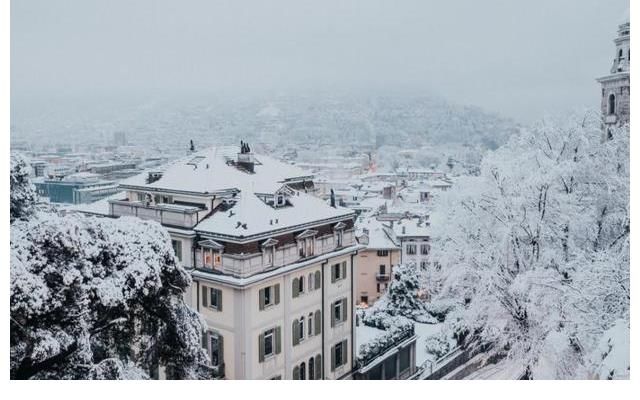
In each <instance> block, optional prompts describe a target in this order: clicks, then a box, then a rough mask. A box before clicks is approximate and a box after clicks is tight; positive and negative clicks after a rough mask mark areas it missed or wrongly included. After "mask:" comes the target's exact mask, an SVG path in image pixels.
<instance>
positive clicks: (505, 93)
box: [11, 0, 628, 123]
mask: <svg viewBox="0 0 640 400" xmlns="http://www.w3.org/2000/svg"><path fill="white" fill-rule="evenodd" d="M627 8H628V2H627V1H625V0H609V1H601V0H563V1H555V0H539V1H498V0H487V1H481V2H478V1H471V0H456V1H447V2H436V1H402V2H385V1H348V2H344V1H323V2H313V1H270V2H263V1H251V2H238V1H197V0H196V1H194V0H188V1H181V2H175V1H166V0H161V1H147V0H141V1H135V2H132V1H123V0H115V1H95V0H90V1H87V0H71V1H64V2H52V1H46V0H38V1H36V0H23V1H16V2H13V3H12V7H11V18H12V21H11V22H12V23H11V35H12V43H11V70H12V73H11V85H12V88H11V89H12V93H11V95H12V108H13V109H12V114H13V116H14V117H22V116H24V117H28V116H30V115H31V114H33V113H35V110H40V108H33V107H32V106H33V105H34V104H44V105H45V107H44V108H43V109H47V107H48V106H51V103H58V104H66V103H70V104H72V105H73V106H70V107H71V108H73V107H78V106H79V105H86V104H87V103H92V102H94V101H95V102H97V103H98V104H100V107H101V108H104V107H105V104H107V107H108V103H105V104H102V103H101V102H102V101H104V98H105V97H109V98H112V99H113V98H115V99H118V101H123V100H124V99H128V100H130V99H132V98H136V99H137V98H138V97H135V96H139V98H140V99H143V100H145V101H147V100H153V99H157V98H164V99H166V98H175V99H177V98H179V97H180V96H186V98H189V97H190V96H192V95H195V94H198V95H204V96H209V95H215V96H218V97H219V96H225V95H230V96H239V95H245V94H249V95H252V94H254V93H268V94H282V93H285V94H288V95H304V96H313V95H314V94H315V93H319V92H322V93H323V95H326V94H327V93H328V94H332V93H352V92H357V93H374V94H377V95H386V94H390V93H405V92H409V93H412V94H420V95H424V94H428V95H437V96H442V97H444V98H446V99H447V100H449V101H452V102H454V103H457V104H463V105H473V106H478V107H481V108H483V109H484V110H487V111H489V112H495V113H498V114H500V115H502V116H504V117H508V118H513V119H514V120H516V121H517V122H521V123H529V122H532V121H535V120H539V119H540V118H541V117H543V116H544V115H545V114H547V113H563V112H566V111H570V110H574V109H580V108H582V107H597V105H598V104H597V98H598V90H599V89H598V84H597V83H596V82H595V80H594V78H596V77H597V76H598V75H599V74H601V73H602V72H606V71H607V70H608V68H609V67H610V59H611V58H612V48H611V46H612V43H611V40H612V37H613V34H614V33H615V29H616V26H617V24H618V23H620V22H621V21H622V20H623V19H624V18H625V15H626V13H627V11H626V10H627ZM63 109H64V108H63ZM39 116H41V115H39Z"/></svg>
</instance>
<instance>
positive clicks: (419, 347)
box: [415, 322, 455, 366]
mask: <svg viewBox="0 0 640 400" xmlns="http://www.w3.org/2000/svg"><path fill="white" fill-rule="evenodd" d="M441 327H442V324H423V323H418V322H416V325H415V329H416V336H417V337H418V340H417V342H416V365H418V366H420V365H422V364H423V363H424V362H425V361H426V360H431V361H435V359H434V356H433V355H432V354H428V353H427V350H426V344H425V340H426V339H427V337H429V336H431V335H434V334H436V333H438V332H440V328H441ZM453 347H455V343H451V348H453Z"/></svg>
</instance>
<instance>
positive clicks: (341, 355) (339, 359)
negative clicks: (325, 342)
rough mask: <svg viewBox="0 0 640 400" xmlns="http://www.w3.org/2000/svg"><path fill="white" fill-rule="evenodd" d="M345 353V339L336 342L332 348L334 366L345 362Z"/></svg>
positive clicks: (336, 366)
mask: <svg viewBox="0 0 640 400" xmlns="http://www.w3.org/2000/svg"><path fill="white" fill-rule="evenodd" d="M346 354H347V341H346V340H343V341H342V342H340V343H338V344H336V345H335V347H334V348H333V360H334V368H338V367H340V366H342V365H344V364H346V363H347V360H346V358H347V357H346Z"/></svg>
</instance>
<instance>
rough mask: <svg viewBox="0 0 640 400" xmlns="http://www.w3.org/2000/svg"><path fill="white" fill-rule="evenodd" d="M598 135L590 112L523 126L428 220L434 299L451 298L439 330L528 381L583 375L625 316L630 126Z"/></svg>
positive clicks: (442, 200) (589, 372)
mask: <svg viewBox="0 0 640 400" xmlns="http://www.w3.org/2000/svg"><path fill="white" fill-rule="evenodd" d="M602 137H603V135H602V130H601V124H600V116H599V115H587V116H585V117H583V118H574V119H568V120H567V121H564V122H563V123H562V124H560V123H558V124H553V123H548V122H544V123H541V124H539V125H538V126H535V127H534V128H533V129H530V130H523V131H522V132H521V133H520V134H519V135H517V136H514V137H512V138H511V140H510V141H509V142H508V143H507V144H506V145H505V146H503V147H501V148H500V149H498V150H497V151H495V152H493V153H490V154H488V155H487V157H486V158H485V159H484V160H483V163H482V167H481V174H480V176H478V177H466V178H461V179H460V180H459V181H458V182H457V185H456V188H455V189H453V190H451V191H449V192H447V193H446V194H443V195H442V196H440V197H439V199H438V200H437V204H436V212H434V214H433V215H432V227H433V229H434V239H435V241H436V242H435V244H434V246H433V248H434V253H433V257H434V259H435V260H438V262H439V263H440V264H441V265H442V269H443V270H445V271H447V276H446V278H445V279H444V281H443V288H442V291H441V292H440V293H439V294H438V296H437V298H436V299H434V301H435V302H438V301H443V300H446V301H455V302H457V304H458V308H457V309H456V310H455V311H452V312H450V313H449V315H448V316H447V326H448V327H449V328H450V330H451V332H452V333H453V334H454V335H455V336H456V337H457V339H458V340H459V341H461V342H465V341H466V342H467V343H469V342H471V341H473V342H475V343H478V342H479V343H483V344H490V345H493V346H492V348H493V349H495V350H496V351H501V352H503V353H504V354H505V355H506V356H507V357H509V358H511V359H512V360H516V361H517V362H518V363H521V366H522V369H523V371H524V373H525V376H527V377H529V378H585V377H590V376H592V375H593V374H594V369H597V368H598V366H597V365H599V364H601V363H602V362H603V360H602V359H601V358H600V359H594V358H593V357H592V356H591V354H592V352H593V350H594V349H595V348H596V347H597V346H598V343H599V341H600V340H601V338H602V337H603V335H605V332H606V331H607V330H608V329H610V328H611V327H612V326H613V325H614V324H615V323H616V321H618V320H620V319H621V320H623V321H628V320H629V296H630V291H629V230H630V229H629V227H630V220H629V131H628V128H621V129H618V130H617V131H616V132H614V134H613V139H612V140H608V141H604V142H603V141H602ZM626 335H627V336H628V335H629V331H628V330H627V331H626ZM627 357H628V354H627ZM615 374H616V377H619V376H626V377H628V371H626V375H625V373H624V371H620V370H619V369H616V373H615ZM600 376H601V375H600Z"/></svg>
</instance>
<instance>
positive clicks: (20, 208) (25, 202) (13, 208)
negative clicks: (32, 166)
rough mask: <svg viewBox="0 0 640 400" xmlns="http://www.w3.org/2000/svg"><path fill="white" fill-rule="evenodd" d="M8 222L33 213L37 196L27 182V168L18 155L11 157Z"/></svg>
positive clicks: (29, 182)
mask: <svg viewBox="0 0 640 400" xmlns="http://www.w3.org/2000/svg"><path fill="white" fill-rule="evenodd" d="M9 179H10V181H11V183H10V211H9V216H10V221H11V222H13V221H14V220H15V219H18V218H22V217H26V216H28V215H30V214H31V213H33V211H34V208H35V204H36V199H37V194H36V189H35V187H34V186H33V184H32V183H31V181H30V180H29V166H28V165H27V161H26V160H25V158H24V157H23V156H22V155H20V154H12V155H11V170H10V178H9Z"/></svg>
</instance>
